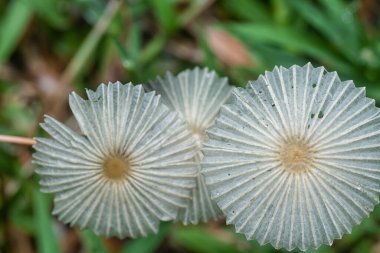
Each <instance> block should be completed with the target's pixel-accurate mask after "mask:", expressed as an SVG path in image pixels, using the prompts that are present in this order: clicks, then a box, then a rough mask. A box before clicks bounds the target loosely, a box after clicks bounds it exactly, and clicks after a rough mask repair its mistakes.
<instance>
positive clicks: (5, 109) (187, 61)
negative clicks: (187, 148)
mask: <svg viewBox="0 0 380 253" xmlns="http://www.w3.org/2000/svg"><path fill="white" fill-rule="evenodd" d="M379 28H380V4H379V2H378V1H376V0H350V1H343V0H318V1H317V0H315V1H306V0H305V1H299V0H271V1H258V0H233V1H232V0H220V1H216V0H196V1H195V0H194V1H190V0H130V1H125V0H124V1H116V0H110V1H105V0H104V1H101V0H97V1H91V0H72V1H67V0H33V1H30V0H12V1H5V0H0V108H1V110H0V134H8V135H20V136H26V137H33V136H37V135H41V134H43V133H42V132H41V130H40V129H39V127H38V123H39V122H40V121H41V118H42V116H43V115H44V114H50V115H53V116H54V117H56V118H58V119H60V120H63V121H65V122H66V123H68V124H70V123H71V122H72V121H73V119H72V117H71V114H70V111H69V109H68V106H67V94H68V92H70V91H72V90H76V91H77V92H78V93H80V94H83V92H84V89H85V88H92V89H94V88H95V87H96V86H97V85H98V84H99V83H101V82H105V83H107V82H109V81H116V80H120V81H122V82H129V81H132V82H133V83H135V84H137V83H145V82H146V81H147V80H150V79H152V78H154V77H155V76H156V75H162V74H164V72H165V71H166V70H170V71H173V72H175V73H177V72H179V71H181V70H184V69H185V68H191V67H194V66H196V65H200V66H208V67H210V68H212V69H215V70H216V71H217V72H218V73H219V74H220V75H223V76H228V77H229V79H230V82H231V83H232V84H234V85H238V86H245V84H246V83H247V80H252V79H256V78H257V76H258V75H259V74H260V73H263V72H264V71H265V70H271V69H272V68H273V67H274V66H275V65H283V66H286V67H289V66H291V65H293V64H299V65H303V64H306V63H307V62H311V63H313V64H314V66H318V65H324V66H325V67H326V68H327V69H328V70H329V71H337V72H338V73H339V76H340V77H341V79H342V80H347V79H352V80H354V81H355V83H356V85H357V86H365V87H366V88H367V95H368V96H369V97H372V98H374V99H376V101H377V102H378V103H379V102H380V33H379ZM32 152H33V151H32V149H31V148H30V147H26V146H16V145H12V144H8V143H0V252H1V253H5V252H23V253H29V252H30V253H32V252H41V253H54V252H57V253H59V252H61V253H70V252H99V253H106V252H120V253H132V252H137V253H148V252H175V253H177V252H194V253H206V252H215V253H217V252H218V253H237V252H244V253H248V252H264V253H269V252H281V251H276V250H274V249H273V248H272V247H271V246H269V245H267V246H259V245H258V243H257V242H255V241H246V240H245V239H244V238H243V236H241V235H236V234H235V233H234V232H233V229H232V228H231V227H226V226H224V225H223V221H221V222H211V223H209V224H206V225H200V226H182V225H180V224H172V223H163V224H162V225H161V227H160V232H159V233H158V234H157V235H153V236H150V237H147V238H141V239H136V240H129V239H126V240H117V239H114V238H110V239H105V238H99V237H97V236H95V235H94V234H93V233H92V232H91V231H79V230H77V229H75V228H69V227H67V226H65V225H64V224H62V223H60V222H59V221H57V220H56V218H55V217H53V216H52V215H51V214H50V211H51V209H52V196H49V195H45V194H41V193H40V192H39V191H38V178H37V176H36V175H34V173H33V165H32V164H31V154H32ZM379 223H380V208H379V207H377V208H376V209H375V211H374V212H373V213H372V214H371V216H370V218H367V219H365V220H364V221H363V223H362V224H361V225H360V226H357V227H355V228H354V229H353V232H352V234H350V235H345V236H344V237H343V239H341V240H336V241H335V242H334V244H333V246H332V247H328V246H322V247H321V248H320V249H319V250H317V251H311V252H321V253H322V252H324V253H325V252H355V253H359V252H360V253H361V252H374V253H375V252H380V224H379Z"/></svg>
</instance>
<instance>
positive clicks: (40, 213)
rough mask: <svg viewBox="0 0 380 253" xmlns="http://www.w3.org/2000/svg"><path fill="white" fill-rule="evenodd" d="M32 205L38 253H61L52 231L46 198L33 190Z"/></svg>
mask: <svg viewBox="0 0 380 253" xmlns="http://www.w3.org/2000/svg"><path fill="white" fill-rule="evenodd" d="M33 204H34V217H35V225H36V227H35V228H36V231H35V233H36V237H37V248H38V252H40V253H51V252H57V253H58V252H61V250H60V249H59V247H58V239H57V237H56V234H55V233H54V230H53V226H52V219H51V215H50V212H49V202H48V198H47V196H46V195H44V194H42V193H41V192H39V191H38V190H37V189H33Z"/></svg>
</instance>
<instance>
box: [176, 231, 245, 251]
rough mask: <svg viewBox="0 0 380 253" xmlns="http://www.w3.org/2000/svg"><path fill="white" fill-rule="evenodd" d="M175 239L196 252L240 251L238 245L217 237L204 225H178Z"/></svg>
mask: <svg viewBox="0 0 380 253" xmlns="http://www.w3.org/2000/svg"><path fill="white" fill-rule="evenodd" d="M172 236H173V240H174V241H175V242H176V243H178V244H180V245H181V246H183V247H184V248H186V249H188V250H190V251H191V252H196V253H238V252H241V251H240V250H238V249H237V247H236V245H233V244H232V243H228V242H226V241H225V240H223V239H220V238H217V237H216V236H214V235H212V234H211V233H210V232H208V231H207V230H205V229H204V228H202V227H192V226H191V227H190V226H189V227H178V228H177V229H176V230H175V233H173V235H172Z"/></svg>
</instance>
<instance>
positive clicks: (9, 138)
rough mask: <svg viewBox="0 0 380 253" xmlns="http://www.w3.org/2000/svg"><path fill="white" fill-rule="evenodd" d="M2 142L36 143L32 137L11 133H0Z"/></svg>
mask: <svg viewBox="0 0 380 253" xmlns="http://www.w3.org/2000/svg"><path fill="white" fill-rule="evenodd" d="M0 142H9V143H14V144H21V145H34V144H36V141H35V140H33V139H31V138H26V137H18V136H10V135H0Z"/></svg>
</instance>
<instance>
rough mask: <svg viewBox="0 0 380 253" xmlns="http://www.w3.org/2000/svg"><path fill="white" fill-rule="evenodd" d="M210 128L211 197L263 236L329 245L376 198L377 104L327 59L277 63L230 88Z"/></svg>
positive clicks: (207, 168) (238, 223)
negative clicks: (321, 63) (319, 63)
mask: <svg viewBox="0 0 380 253" xmlns="http://www.w3.org/2000/svg"><path fill="white" fill-rule="evenodd" d="M207 133H208V136H209V140H208V141H207V142H206V143H205V144H204V149H203V151H204V159H203V161H202V173H203V174H204V176H205V181H206V185H207V187H208V189H209V191H210V193H211V198H212V199H213V200H215V201H216V203H217V204H218V206H219V207H220V208H221V209H222V211H223V212H224V214H225V215H226V217H227V223H229V224H234V225H235V228H236V231H237V232H240V233H243V234H245V236H246V237H247V238H248V239H257V240H258V241H259V243H260V244H266V243H270V244H272V245H273V246H274V247H275V248H285V249H287V250H292V249H294V248H296V247H298V248H300V249H301V250H306V249H309V248H317V247H319V246H320V245H321V244H330V245H331V244H332V242H333V240H334V239H337V238H341V237H342V235H343V234H345V233H349V232H350V231H351V229H352V227H353V226H354V225H356V224H359V223H360V222H361V221H362V220H363V218H364V217H367V216H368V215H369V213H370V212H371V211H372V210H373V208H374V206H375V205H376V204H377V203H378V202H379V192H380V115H379V109H378V108H376V107H375V104H374V100H373V99H369V98H366V97H365V89H364V88H356V87H355V86H354V84H353V82H352V81H344V82H342V81H340V80H339V78H338V76H337V74H336V73H335V72H331V73H330V72H326V70H325V69H324V68H323V67H318V68H314V67H313V66H312V65H311V64H307V65H305V66H304V67H299V66H292V67H291V68H289V69H286V68H283V67H279V68H278V67H275V68H274V70H273V71H272V72H266V73H265V75H261V76H260V77H259V78H258V80H257V81H253V82H249V83H248V86H247V88H246V89H242V88H236V89H234V91H233V96H232V99H231V101H230V104H227V105H224V106H223V107H222V109H221V112H220V114H219V115H218V117H217V119H216V121H215V125H214V126H213V127H212V128H210V130H209V131H207Z"/></svg>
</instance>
